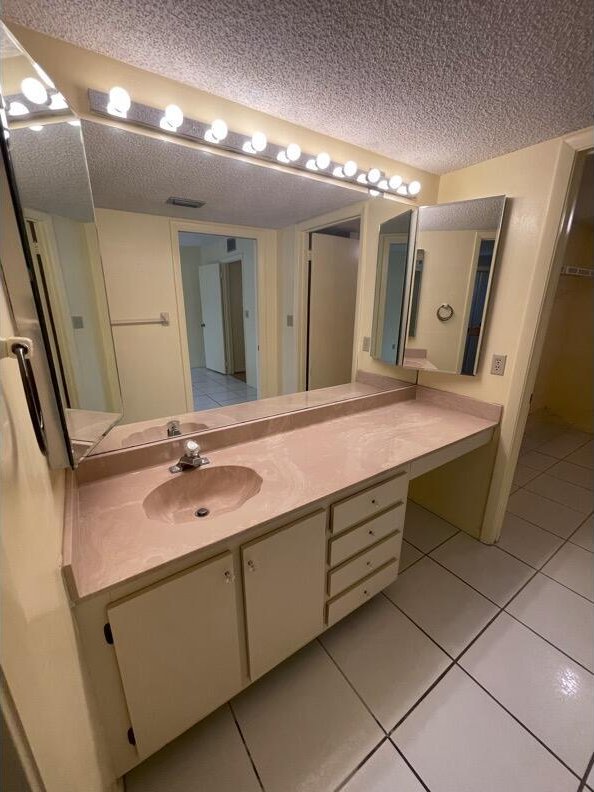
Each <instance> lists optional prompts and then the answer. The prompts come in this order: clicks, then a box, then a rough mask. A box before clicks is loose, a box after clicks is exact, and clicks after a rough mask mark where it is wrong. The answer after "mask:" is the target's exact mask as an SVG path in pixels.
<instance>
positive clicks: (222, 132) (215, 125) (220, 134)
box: [211, 118, 229, 140]
mask: <svg viewBox="0 0 594 792" xmlns="http://www.w3.org/2000/svg"><path fill="white" fill-rule="evenodd" d="M211 130H212V134H213V135H214V136H215V137H216V139H217V140H225V138H226V137H227V134H228V132H229V128H228V127H227V124H226V123H225V122H224V121H223V120H222V119H221V118H217V119H216V120H215V121H213V122H212V125H211Z"/></svg>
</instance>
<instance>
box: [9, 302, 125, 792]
mask: <svg viewBox="0 0 594 792" xmlns="http://www.w3.org/2000/svg"><path fill="white" fill-rule="evenodd" d="M0 322H1V330H0V332H1V334H2V335H3V336H7V335H11V334H14V328H13V327H12V323H11V321H10V318H9V315H8V310H7V305H6V297H5V294H4V291H3V290H2V292H1V293H0ZM0 372H1V383H2V405H1V408H2V412H1V422H2V452H1V457H0V467H1V472H2V507H1V509H2V510H1V517H2V530H1V533H0V537H1V538H0V549H1V576H0V580H1V591H2V644H1V647H2V648H1V658H2V669H3V671H4V674H5V676H6V680H7V683H8V686H9V688H10V692H11V694H12V697H13V699H14V701H15V704H16V707H17V709H18V713H19V716H20V718H21V721H22V723H23V727H24V729H25V732H26V734H27V737H28V740H29V743H30V745H31V749H32V751H33V755H34V757H35V760H36V763H37V765H38V767H39V771H40V773H41V776H42V778H43V781H44V783H45V786H46V789H47V792H82V790H84V792H100V791H101V790H107V789H110V788H111V779H110V769H109V764H108V762H107V760H106V758H105V756H104V755H103V754H102V753H101V751H102V747H101V742H100V740H99V738H98V735H97V733H96V732H95V729H94V726H93V723H94V719H93V716H92V714H91V711H90V707H91V704H90V701H89V699H88V697H87V694H86V691H85V682H84V678H83V671H82V669H81V665H80V661H79V656H78V651H77V645H76V639H75V632H74V627H73V622H72V617H71V613H70V608H69V604H68V601H67V598H66V593H65V590H64V586H63V583H62V579H61V576H60V555H61V542H62V518H63V500H64V473H63V472H62V471H50V470H49V468H48V466H47V463H46V461H45V459H44V457H43V456H42V455H41V454H40V452H39V450H38V448H37V444H36V442H35V436H34V434H33V429H32V426H31V421H30V419H29V415H28V412H27V408H26V405H25V400H24V397H23V389H22V384H21V381H20V378H19V375H18V369H17V366H16V361H14V360H9V359H5V360H2V361H0ZM7 792H8V790H7Z"/></svg>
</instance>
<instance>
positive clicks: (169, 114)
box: [165, 104, 184, 129]
mask: <svg viewBox="0 0 594 792" xmlns="http://www.w3.org/2000/svg"><path fill="white" fill-rule="evenodd" d="M165 120H166V121H167V123H168V124H169V125H170V126H171V127H173V129H177V128H178V127H180V126H181V125H182V124H183V123H184V114H183V112H182V110H181V108H180V107H178V106H177V105H176V104H170V105H167V107H166V108H165Z"/></svg>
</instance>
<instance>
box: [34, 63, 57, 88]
mask: <svg viewBox="0 0 594 792" xmlns="http://www.w3.org/2000/svg"><path fill="white" fill-rule="evenodd" d="M33 68H34V69H35V71H36V72H37V74H38V75H39V76H40V77H41V79H42V80H43V82H44V83H45V84H46V85H47V87H48V88H54V89H55V87H56V86H55V85H54V83H53V81H52V79H51V78H50V77H49V75H47V74H46V72H44V71H43V69H42V68H41V66H40V65H39V64H38V63H34V64H33Z"/></svg>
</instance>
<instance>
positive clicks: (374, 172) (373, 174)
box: [367, 168, 382, 184]
mask: <svg viewBox="0 0 594 792" xmlns="http://www.w3.org/2000/svg"><path fill="white" fill-rule="evenodd" d="M381 177H382V174H381V171H379V170H378V169H377V168H371V169H370V170H369V171H367V181H368V182H369V183H370V184H377V182H378V181H379V180H380V179H381Z"/></svg>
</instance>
